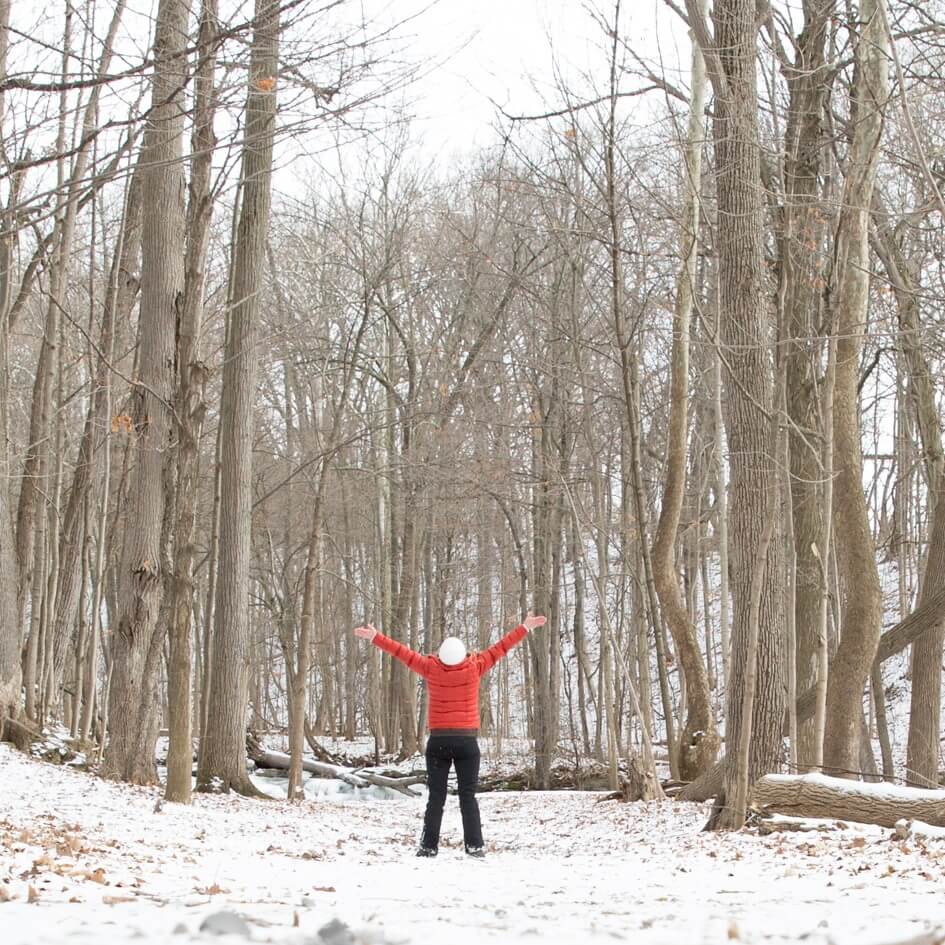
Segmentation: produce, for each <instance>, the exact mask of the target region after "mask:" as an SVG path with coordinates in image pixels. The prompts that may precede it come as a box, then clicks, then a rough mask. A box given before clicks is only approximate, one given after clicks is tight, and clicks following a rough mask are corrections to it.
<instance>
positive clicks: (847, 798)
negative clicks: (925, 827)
mask: <svg viewBox="0 0 945 945" xmlns="http://www.w3.org/2000/svg"><path fill="white" fill-rule="evenodd" d="M752 804H753V806H754V807H755V808H757V809H758V810H760V811H761V812H762V813H769V812H770V813H778V814H789V815H791V816H794V817H821V818H826V819H830V820H852V821H854V822H856V823H861V824H877V825H878V826H880V827H895V826H896V824H897V823H898V822H899V821H901V820H903V819H906V820H918V821H921V822H922V823H925V824H931V825H932V826H935V827H945V791H927V790H924V789H923V788H912V787H899V786H898V785H893V784H883V783H881V784H864V783H863V782H861V781H847V780H845V779H844V778H830V777H827V776H826V775H823V774H803V775H788V774H768V775H765V776H764V777H763V778H760V779H759V780H758V781H757V782H755V786H754V790H753V791H752Z"/></svg>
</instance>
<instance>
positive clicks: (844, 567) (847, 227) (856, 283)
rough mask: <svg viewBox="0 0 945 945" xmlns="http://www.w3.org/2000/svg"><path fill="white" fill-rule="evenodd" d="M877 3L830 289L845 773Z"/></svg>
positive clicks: (871, 557) (836, 665) (863, 591)
mask: <svg viewBox="0 0 945 945" xmlns="http://www.w3.org/2000/svg"><path fill="white" fill-rule="evenodd" d="M884 6H885V0H864V2H863V3H862V4H861V6H860V22H861V27H860V35H859V37H858V40H857V46H856V69H855V74H856V77H855V81H854V85H853V90H852V96H853V103H852V107H851V126H852V128H853V135H852V140H851V143H850V149H849V153H848V155H847V167H846V178H845V180H844V185H843V194H842V198H841V207H842V210H841V214H840V224H839V228H838V234H837V245H836V260H837V262H836V268H835V278H836V285H835V287H834V291H833V293H832V300H833V306H834V312H833V314H834V324H833V330H834V331H835V332H836V347H837V366H836V381H835V387H834V403H833V433H834V457H835V459H834V462H835V467H836V468H835V486H834V489H835V491H834V499H833V521H834V530H835V533H836V539H837V542H836V548H837V561H838V564H839V569H840V576H841V586H842V593H843V612H842V613H843V616H842V622H841V628H840V642H839V645H838V647H837V651H836V653H835V655H834V658H833V663H832V665H831V668H830V675H829V679H828V684H827V711H826V717H827V721H826V729H825V732H824V766H825V768H826V770H827V772H828V773H830V772H833V771H836V773H837V774H839V775H847V774H848V772H850V771H855V770H857V769H858V766H859V736H860V730H859V725H860V719H861V717H862V713H863V689H864V686H865V685H866V682H867V680H868V678H869V675H870V669H871V667H872V665H873V658H874V657H875V655H876V650H877V646H878V644H879V635H880V632H881V629H882V613H883V611H882V608H883V596H882V588H881V587H880V582H879V572H878V570H877V567H876V554H875V548H874V544H873V535H872V530H871V528H870V520H869V510H868V508H867V503H866V496H865V495H864V492H863V455H862V450H861V446H860V417H859V380H860V357H861V354H862V350H863V334H864V331H865V328H866V322H867V313H868V305H869V262H870V261H869V214H870V207H871V204H872V196H873V182H874V179H875V174H876V164H877V161H878V158H879V144H880V134H881V131H882V126H883V111H884V108H885V106H886V102H887V99H888V98H889V79H888V65H887V56H888V45H887V41H886V30H885V26H884V19H883V12H884Z"/></svg>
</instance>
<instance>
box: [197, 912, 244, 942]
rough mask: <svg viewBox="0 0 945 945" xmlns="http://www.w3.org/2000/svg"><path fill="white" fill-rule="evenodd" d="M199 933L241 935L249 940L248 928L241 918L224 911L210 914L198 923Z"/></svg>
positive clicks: (233, 913)
mask: <svg viewBox="0 0 945 945" xmlns="http://www.w3.org/2000/svg"><path fill="white" fill-rule="evenodd" d="M200 931H201V932H204V933H206V934H207V935H241V936H242V937H243V938H249V937H250V932H249V926H248V925H247V924H246V922H245V920H244V919H243V917H242V916H239V915H237V914H236V913H235V912H229V911H226V910H224V911H223V912H212V913H211V914H210V915H208V916H207V917H206V918H205V919H204V920H203V922H201V923H200Z"/></svg>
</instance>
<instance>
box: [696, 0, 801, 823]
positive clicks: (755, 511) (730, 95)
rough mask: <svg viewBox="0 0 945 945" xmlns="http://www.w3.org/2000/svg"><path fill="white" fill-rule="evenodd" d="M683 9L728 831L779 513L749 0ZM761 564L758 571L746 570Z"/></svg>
mask: <svg viewBox="0 0 945 945" xmlns="http://www.w3.org/2000/svg"><path fill="white" fill-rule="evenodd" d="M687 8H688V9H689V12H690V18H691V20H692V23H693V26H694V29H695V30H696V35H697V37H699V38H700V42H701V43H702V45H703V53H704V54H705V55H706V62H707V70H708V74H709V77H710V79H711V80H712V85H713V89H714V92H715V113H714V120H713V137H714V142H715V160H716V167H717V169H718V170H717V176H716V182H717V192H718V237H717V245H718V253H719V307H720V339H719V341H720V343H721V345H722V346H723V349H722V350H723V357H724V359H725V362H726V366H727V371H726V372H725V377H724V380H725V387H726V404H725V408H726V409H725V418H726V432H727V434H728V445H729V457H730V466H731V505H730V524H731V531H730V535H731V539H732V552H733V555H732V557H733V561H732V564H733V570H732V591H733V595H732V596H733V614H732V616H733V620H732V640H731V648H732V662H731V673H730V678H729V690H728V712H727V723H726V739H727V746H728V755H727V758H726V764H725V768H724V779H723V787H722V792H721V794H720V795H719V798H718V807H717V811H716V815H715V816H714V817H713V820H712V824H713V826H716V827H720V828H735V829H737V828H739V827H741V826H742V824H743V822H744V810H741V811H739V810H738V809H737V805H736V803H735V801H736V795H737V794H738V785H739V772H738V766H737V765H736V764H734V763H733V761H734V751H735V748H736V746H738V745H740V744H741V743H742V730H743V728H744V727H745V726H750V731H751V733H752V738H751V744H750V746H749V757H748V759H747V771H746V772H745V777H747V783H748V785H749V786H750V785H751V783H753V782H754V780H755V779H756V778H758V777H759V776H760V775H761V774H763V773H766V772H767V771H771V770H773V769H776V768H777V767H778V766H779V765H780V763H781V725H782V721H783V718H784V680H783V674H784V658H783V648H784V647H783V644H784V619H783V613H782V602H783V600H784V595H783V593H782V592H781V583H782V581H783V573H782V568H781V566H780V558H781V554H782V548H781V542H780V539H778V538H776V539H775V540H773V541H771V542H770V544H769V546H768V549H767V552H766V554H764V557H762V556H761V554H762V553H763V552H764V549H763V547H762V540H763V537H764V536H763V535H762V534H761V533H760V531H759V527H758V524H759V522H761V521H764V520H765V515H766V514H771V515H774V514H776V512H777V506H776V505H775V506H774V507H773V508H771V506H769V503H768V498H769V496H770V495H771V494H773V493H774V492H775V490H776V489H777V476H776V472H775V469H774V456H773V455H772V449H773V446H774V444H773V443H772V442H771V438H770V435H769V426H768V420H767V414H768V412H769V411H770V410H771V406H772V400H773V398H772V392H771V380H770V372H769V368H768V363H767V360H768V359H767V356H766V350H767V345H766V337H767V324H766V318H765V304H764V296H763V285H762V280H763V260H762V229H761V174H760V153H759V144H758V126H757V113H758V96H757V88H756V75H755V68H756V58H757V53H756V38H757V19H756V6H755V3H754V0H718V2H717V3H716V4H715V8H714V13H713V19H714V23H715V37H714V42H713V41H712V40H711V39H709V38H708V25H707V23H706V21H705V18H704V17H703V16H702V14H701V11H700V10H698V8H697V7H696V4H695V3H694V0H687ZM769 509H770V511H769ZM765 560H766V563H765ZM760 568H763V570H764V576H763V577H761V576H760V575H758V576H756V575H755V572H756V569H760ZM753 602H754V606H753ZM756 622H757V626H755V624H756ZM753 627H754V629H755V631H756V632H757V661H756V665H752V662H751V661H749V659H748V656H749V643H750V642H751V641H752V638H753ZM755 673H757V680H756V683H757V684H756V687H755V697H754V698H753V699H750V700H747V701H748V702H750V704H751V707H752V708H751V711H752V716H751V718H745V717H744V714H743V709H744V706H745V704H746V699H745V693H746V688H748V687H750V685H751V682H752V676H753V674H755Z"/></svg>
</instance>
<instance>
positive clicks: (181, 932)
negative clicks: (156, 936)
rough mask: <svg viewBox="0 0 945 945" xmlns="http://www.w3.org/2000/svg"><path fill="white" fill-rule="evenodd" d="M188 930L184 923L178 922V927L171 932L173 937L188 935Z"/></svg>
mask: <svg viewBox="0 0 945 945" xmlns="http://www.w3.org/2000/svg"><path fill="white" fill-rule="evenodd" d="M188 931H189V930H188V928H187V926H186V925H184V923H183V922H178V923H177V925H175V926H174V928H173V929H172V930H171V935H186V934H187V933H188Z"/></svg>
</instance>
